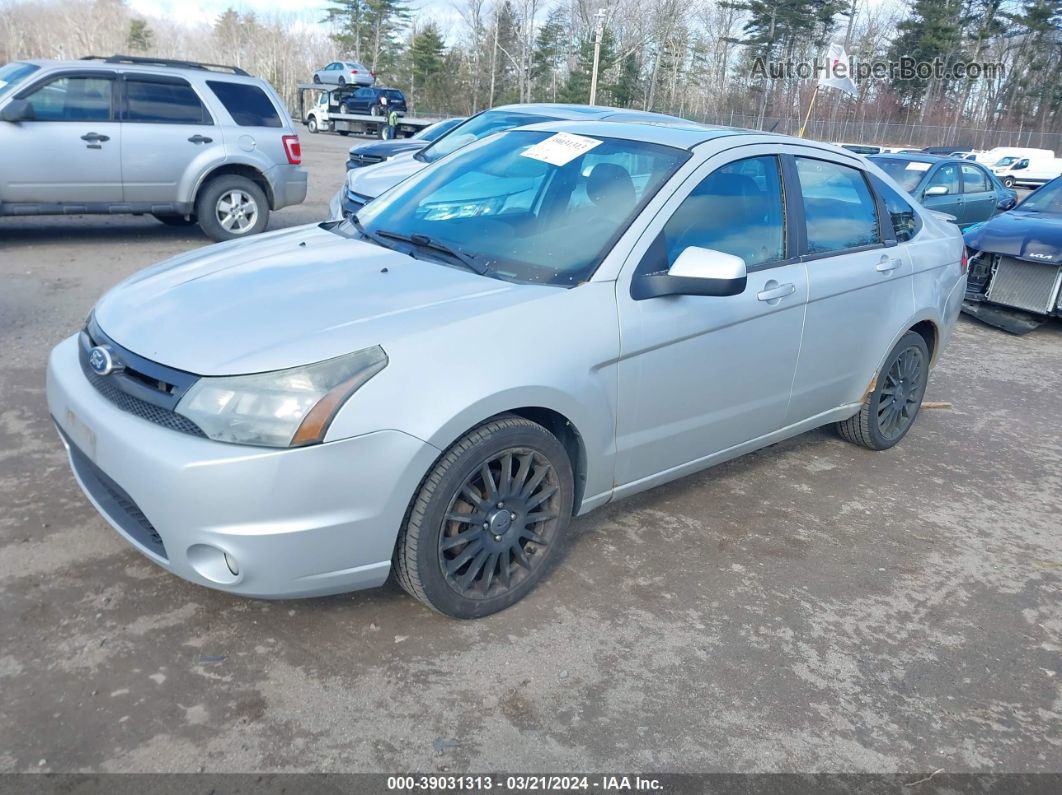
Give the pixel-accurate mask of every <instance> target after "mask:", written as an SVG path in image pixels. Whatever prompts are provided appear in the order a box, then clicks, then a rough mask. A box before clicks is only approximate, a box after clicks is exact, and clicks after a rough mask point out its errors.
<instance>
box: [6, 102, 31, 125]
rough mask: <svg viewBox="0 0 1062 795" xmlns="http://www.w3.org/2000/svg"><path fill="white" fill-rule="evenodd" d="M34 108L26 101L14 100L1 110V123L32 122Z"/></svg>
mask: <svg viewBox="0 0 1062 795" xmlns="http://www.w3.org/2000/svg"><path fill="white" fill-rule="evenodd" d="M33 118H34V115H33V106H32V105H31V104H30V103H29V100H26V99H13V100H11V101H10V102H8V103H7V104H6V105H5V106H4V109H3V110H0V121H32V120H33Z"/></svg>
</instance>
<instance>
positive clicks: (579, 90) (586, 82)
mask: <svg viewBox="0 0 1062 795" xmlns="http://www.w3.org/2000/svg"><path fill="white" fill-rule="evenodd" d="M615 63H616V40H615V39H614V38H613V36H612V31H610V30H609V29H608V28H605V30H604V33H602V35H601V55H600V57H599V60H598V67H597V104H598V105H607V104H609V103H610V102H613V101H614V100H613V99H612V97H610V96H609V94H610V91H609V87H608V85H607V82H606V80H605V75H606V74H607V73H608V71H609V70H610V69H612V67H613V66H615ZM593 71H594V34H593V33H591V34H590V35H589V36H588V37H587V38H585V39H583V40H582V42H580V44H579V55H578V57H577V59H576V62H575V66H573V67H572V69H571V71H570V72H569V73H568V80H567V81H566V82H565V84H564V88H563V89H562V90H561V92H560V96H559V97H558V99H559V100H560V101H561V102H575V103H580V104H583V105H585V104H587V103H589V102H590V82H591V79H592V77H593Z"/></svg>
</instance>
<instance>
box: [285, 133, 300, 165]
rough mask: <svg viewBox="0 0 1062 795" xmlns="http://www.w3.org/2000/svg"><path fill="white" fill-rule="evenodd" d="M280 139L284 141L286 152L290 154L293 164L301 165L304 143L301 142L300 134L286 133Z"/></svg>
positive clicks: (290, 161)
mask: <svg viewBox="0 0 1062 795" xmlns="http://www.w3.org/2000/svg"><path fill="white" fill-rule="evenodd" d="M280 140H282V141H283V142H284V153H285V154H286V155H287V156H288V162H289V163H291V165H293V166H297V165H299V163H301V162H302V144H300V143H299V136H297V135H285V136H283V137H282V138H281V139H280Z"/></svg>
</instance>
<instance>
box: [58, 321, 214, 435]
mask: <svg viewBox="0 0 1062 795" xmlns="http://www.w3.org/2000/svg"><path fill="white" fill-rule="evenodd" d="M94 345H107V346H108V347H109V348H111V349H112V350H114V351H115V352H116V355H117V357H118V359H119V360H120V361H121V362H122V363H123V364H124V365H125V369H124V370H123V371H122V372H119V373H113V374H111V375H97V374H96V373H95V372H94V371H93V370H92V367H91V366H90V365H89V363H88V360H89V352H90V351H91V349H92V347H93V346H94ZM78 360H79V361H80V363H81V371H82V372H83V373H84V374H85V378H87V379H88V382H89V383H90V384H92V386H93V388H94V389H95V390H96V391H97V392H99V393H100V394H101V395H102V396H103V397H105V398H106V399H107V400H109V401H110V402H111V403H113V404H114V405H115V406H117V407H118V408H119V409H121V410H122V411H125V412H128V413H129V414H132V415H134V416H136V417H140V419H142V420H147V421H148V422H152V423H154V424H155V425H161V426H162V427H163V428H169V429H170V430H173V431H180V432H181V433H187V434H191V435H192V436H201V437H206V434H205V433H203V430H202V429H201V428H200V427H199V426H198V425H196V424H195V423H194V422H192V421H191V420H190V419H188V418H187V417H184V416H181V415H180V414H178V413H177V412H175V411H174V410H173V409H174V408H175V407H176V406H177V403H178V402H179V401H180V399H181V398H182V397H183V396H184V393H185V392H187V391H188V388H189V387H190V386H191V385H192V384H193V383H195V381H196V376H194V375H191V374H190V373H185V372H182V371H180V370H172V369H170V368H167V367H163V366H162V365H159V364H155V363H153V362H149V361H147V360H146V359H142V358H141V357H139V356H137V355H136V354H134V353H132V352H130V351H127V350H125V349H124V348H122V347H121V346H119V345H118V344H117V343H115V342H114V341H113V340H111V339H110V338H109V337H107V335H105V334H104V333H103V332H102V331H101V330H100V328H99V327H98V326H96V325H95V323H94V322H90V324H89V326H88V327H86V329H85V330H84V331H82V332H81V339H80V345H79V351H78Z"/></svg>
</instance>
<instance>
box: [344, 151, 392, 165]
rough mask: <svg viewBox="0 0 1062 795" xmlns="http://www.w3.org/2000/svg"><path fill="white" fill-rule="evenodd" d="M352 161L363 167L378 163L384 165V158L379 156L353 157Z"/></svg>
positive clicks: (351, 157)
mask: <svg viewBox="0 0 1062 795" xmlns="http://www.w3.org/2000/svg"><path fill="white" fill-rule="evenodd" d="M350 159H351V160H352V161H353V162H355V163H357V164H358V165H361V166H371V165H374V164H376V163H382V162H383V160H384V159H383V158H382V157H380V156H379V155H353V154H352V155H351V156H350Z"/></svg>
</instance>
